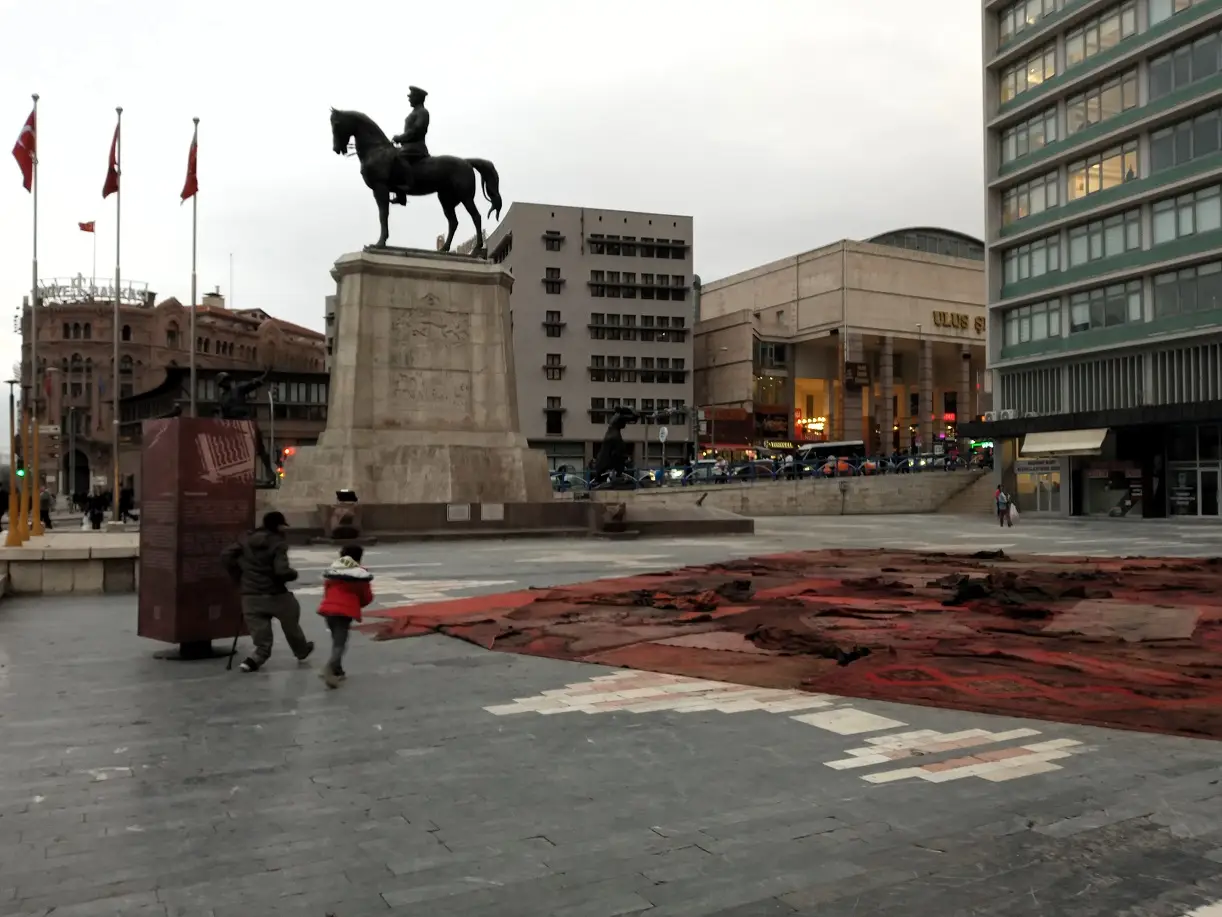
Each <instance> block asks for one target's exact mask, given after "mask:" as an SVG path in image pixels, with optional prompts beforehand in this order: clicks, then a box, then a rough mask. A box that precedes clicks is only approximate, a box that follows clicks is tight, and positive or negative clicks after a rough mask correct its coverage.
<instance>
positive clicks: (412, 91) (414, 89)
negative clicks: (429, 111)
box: [407, 86, 429, 99]
mask: <svg viewBox="0 0 1222 917" xmlns="http://www.w3.org/2000/svg"><path fill="white" fill-rule="evenodd" d="M407 94H408V95H409V96H420V98H422V99H427V98H428V95H429V94H428V93H427V92H425V91H424V90H423V89H421V88H420V87H419V86H408V87H407Z"/></svg>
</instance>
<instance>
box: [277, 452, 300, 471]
mask: <svg viewBox="0 0 1222 917" xmlns="http://www.w3.org/2000/svg"><path fill="white" fill-rule="evenodd" d="M278 453H279V454H278V455H277V456H276V476H277V477H281V478H282V477H284V460H285V459H286V458H288V457H289V456H290V455H296V454H297V447H296V446H282V447H281V448H280V449H279V450H278Z"/></svg>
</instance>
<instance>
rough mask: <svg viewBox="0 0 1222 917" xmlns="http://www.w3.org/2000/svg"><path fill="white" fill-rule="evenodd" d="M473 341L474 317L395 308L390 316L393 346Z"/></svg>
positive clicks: (466, 342)
mask: <svg viewBox="0 0 1222 917" xmlns="http://www.w3.org/2000/svg"><path fill="white" fill-rule="evenodd" d="M432 341H435V342H437V343H438V344H468V343H470V342H471V316H469V315H465V314H463V313H453V312H412V311H401V312H400V311H395V312H392V313H391V315H390V342H391V346H392V347H418V346H420V345H421V344H425V343H428V342H432Z"/></svg>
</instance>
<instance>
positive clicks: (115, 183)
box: [102, 124, 119, 200]
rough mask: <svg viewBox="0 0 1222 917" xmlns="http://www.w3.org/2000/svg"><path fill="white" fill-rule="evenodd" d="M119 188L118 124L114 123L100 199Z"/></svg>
mask: <svg viewBox="0 0 1222 917" xmlns="http://www.w3.org/2000/svg"><path fill="white" fill-rule="evenodd" d="M118 190H119V125H118V124H116V125H115V137H114V139H113V140H111V141H110V164H109V165H108V166H107V168H106V184H104V185H102V200H106V198H108V197H110V196H111V195H112V194H114V193H115V192H116V191H118Z"/></svg>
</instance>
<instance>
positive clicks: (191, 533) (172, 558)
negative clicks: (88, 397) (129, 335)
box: [136, 417, 255, 659]
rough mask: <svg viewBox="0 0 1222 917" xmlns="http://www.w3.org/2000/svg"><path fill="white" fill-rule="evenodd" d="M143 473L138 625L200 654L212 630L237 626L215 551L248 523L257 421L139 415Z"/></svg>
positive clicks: (207, 649)
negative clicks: (147, 416) (144, 418)
mask: <svg viewBox="0 0 1222 917" xmlns="http://www.w3.org/2000/svg"><path fill="white" fill-rule="evenodd" d="M140 480H141V483H142V488H143V493H142V498H141V506H140V558H139V568H138V569H139V574H138V582H139V587H138V592H139V597H138V603H137V604H138V609H139V610H138V624H137V628H136V633H138V634H139V635H140V636H141V637H148V638H150V639H153V640H160V641H162V642H165V643H176V644H178V653H177V658H181V659H200V658H207V657H209V656H212V655H214V653H213V650H212V641H213V640H226V641H228V640H232V639H233V637H234V635H235V634H236V633H239V632H240V631H242V627H243V625H242V607H241V600H240V598H239V596H238V590H237V589H236V588H235V587H234V585H233V582H232V580H231V579H230V578H229V575H228V573H227V572H226V570H225V568H224V566H223V565H222V564H221V552H222V551H223V550H224V549H225V548H226V547H227V546H228V545H230V544H232V543H233V542H234V541H236V540H237V539H238V538H240V537H241V536H242V535H244V534H245V533H246V532H248V531H249V530H250V529H252V528H253V527H254V524H255V518H254V516H255V447H254V426H253V424H251V423H250V422H249V421H244V420H215V419H211V418H196V417H172V418H168V419H163V420H146V421H145V422H144V427H143V432H142V445H141V454H140ZM223 650H224V652H228V650H229V647H228V646H225V647H223Z"/></svg>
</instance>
